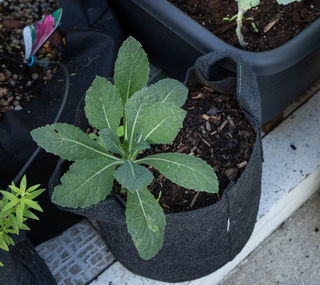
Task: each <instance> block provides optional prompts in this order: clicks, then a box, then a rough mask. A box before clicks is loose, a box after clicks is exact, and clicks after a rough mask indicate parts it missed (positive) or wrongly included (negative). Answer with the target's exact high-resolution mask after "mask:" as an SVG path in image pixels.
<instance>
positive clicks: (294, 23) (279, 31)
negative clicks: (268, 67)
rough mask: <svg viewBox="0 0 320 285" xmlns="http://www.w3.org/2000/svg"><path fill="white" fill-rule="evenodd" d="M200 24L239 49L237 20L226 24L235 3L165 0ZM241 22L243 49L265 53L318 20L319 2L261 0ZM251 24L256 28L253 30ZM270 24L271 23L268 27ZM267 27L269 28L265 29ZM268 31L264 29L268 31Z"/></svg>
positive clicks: (220, 0)
mask: <svg viewBox="0 0 320 285" xmlns="http://www.w3.org/2000/svg"><path fill="white" fill-rule="evenodd" d="M168 1H169V2H171V3H172V4H174V5H175V6H177V7H178V8H179V9H180V10H182V11H183V12H184V13H186V14H187V15H189V16H190V17H191V18H193V19H194V20H195V21H197V22H198V23H199V24H201V25H202V26H204V27H205V28H206V29H208V30H209V31H211V32H212V33H213V34H215V35H216V36H217V37H219V38H220V39H221V40H223V41H225V42H226V43H228V44H230V45H232V46H234V47H237V48H242V47H241V46H240V44H239V42H238V38H237V36H236V33H235V28H236V21H235V20H233V21H231V22H230V23H229V21H227V20H223V18H231V17H232V16H234V15H236V14H237V12H238V7H237V2H236V1H234V0H168ZM244 17H245V18H250V17H252V18H253V19H254V20H243V28H242V34H243V36H244V40H245V42H246V43H247V46H245V47H244V48H243V49H245V50H249V51H267V50H271V49H274V48H276V47H279V46H281V45H283V44H284V43H286V42H288V41H289V40H291V39H292V38H293V37H295V36H296V35H297V34H299V33H300V32H301V31H303V30H304V29H305V28H307V27H308V26H309V25H310V24H312V23H313V22H314V21H315V20H317V19H318V18H319V17H320V1H318V0H301V2H293V3H290V4H288V5H278V4H277V2H276V0H261V1H260V4H259V5H258V6H257V7H253V8H251V9H250V10H248V11H247V12H246V13H245V15H244ZM252 23H254V24H255V26H256V27H257V29H258V32H255V31H254V28H253V27H252ZM271 23H274V24H273V26H272V27H271V28H269V27H270V25H271ZM268 25H269V26H268ZM266 28H267V29H268V28H269V29H268V30H267V29H266Z"/></svg>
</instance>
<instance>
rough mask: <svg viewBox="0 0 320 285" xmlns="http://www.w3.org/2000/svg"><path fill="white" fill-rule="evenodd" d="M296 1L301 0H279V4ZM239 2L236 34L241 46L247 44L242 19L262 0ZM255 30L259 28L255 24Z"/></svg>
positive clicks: (242, 0) (243, 0) (238, 0)
mask: <svg viewBox="0 0 320 285" xmlns="http://www.w3.org/2000/svg"><path fill="white" fill-rule="evenodd" d="M294 1H297V2H300V1H301V0H277V2H278V4H279V5H287V4H289V3H292V2H294ZM236 2H238V14H237V28H236V34H237V37H238V41H239V44H240V45H241V46H245V45H246V43H245V41H244V38H243V35H242V32H241V29H242V20H243V19H244V16H243V15H244V14H245V13H246V12H247V11H248V10H249V9H251V8H252V7H255V6H258V5H259V4H260V0H236ZM253 28H254V30H255V31H256V32H257V29H256V28H255V27H254V26H253Z"/></svg>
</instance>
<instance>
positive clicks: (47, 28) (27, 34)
mask: <svg viewBox="0 0 320 285" xmlns="http://www.w3.org/2000/svg"><path fill="white" fill-rule="evenodd" d="M61 16H62V9H61V8H60V9H58V10H57V11H55V12H53V13H52V14H50V15H48V16H46V17H45V18H44V19H42V20H40V21H38V22H36V23H34V24H32V25H30V26H27V27H25V28H24V29H23V39H24V44H25V59H27V60H28V59H29V57H30V56H31V55H35V54H36V52H37V51H38V50H39V49H40V48H41V47H42V45H43V44H44V43H45V42H46V40H47V39H48V38H49V37H50V36H51V35H52V33H53V32H54V31H55V30H56V28H57V27H58V24H59V23H60V20H61Z"/></svg>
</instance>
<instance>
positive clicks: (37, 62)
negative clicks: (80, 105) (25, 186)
mask: <svg viewBox="0 0 320 285" xmlns="http://www.w3.org/2000/svg"><path fill="white" fill-rule="evenodd" d="M0 57H3V58H5V59H7V60H10V61H12V62H15V63H17V64H21V65H27V63H24V62H20V61H17V60H14V59H11V58H9V57H7V56H5V55H2V54H0ZM33 65H39V66H42V67H45V68H49V67H52V66H58V67H60V68H61V69H62V71H63V73H64V76H65V88H64V92H63V97H62V102H61V105H60V108H59V110H58V113H57V115H56V117H55V119H54V121H53V124H55V123H57V122H58V121H59V119H60V117H61V114H62V111H63V109H64V106H65V105H66V102H67V98H68V93H69V85H70V84H69V83H70V82H69V73H68V69H67V68H66V67H65V66H64V65H63V64H62V63H60V62H52V61H45V60H37V59H34V62H33ZM40 150H41V147H40V146H38V147H37V149H36V150H35V151H34V152H33V154H32V155H31V156H30V158H29V159H28V161H27V162H26V163H25V165H24V166H23V167H22V169H21V170H20V171H19V173H18V174H17V175H16V177H15V178H14V179H13V183H14V184H17V183H18V182H19V181H20V179H21V177H22V176H23V175H24V173H25V172H26V171H27V169H28V168H29V166H30V164H31V163H32V162H33V160H34V159H35V158H36V156H37V155H38V153H39V152H40ZM8 189H9V188H8ZM8 189H7V190H8Z"/></svg>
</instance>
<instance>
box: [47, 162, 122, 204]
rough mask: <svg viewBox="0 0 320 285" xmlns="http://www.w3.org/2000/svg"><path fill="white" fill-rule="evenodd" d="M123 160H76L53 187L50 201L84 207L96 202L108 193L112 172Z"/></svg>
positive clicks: (110, 186) (111, 182)
mask: <svg viewBox="0 0 320 285" xmlns="http://www.w3.org/2000/svg"><path fill="white" fill-rule="evenodd" d="M122 163H124V162H123V161H112V160H110V159H91V160H81V161H77V162H75V163H74V164H72V165H71V167H70V169H69V171H68V172H67V173H65V174H64V175H63V176H62V178H61V185H58V186H57V187H55V189H54V192H53V195H52V201H53V202H54V203H56V204H58V205H60V206H64V207H71V208H78V207H81V208H85V207H89V206H91V205H93V204H96V203H98V202H99V201H101V200H103V199H104V198H106V197H107V195H109V194H110V192H111V190H112V186H113V180H114V176H113V172H114V171H115V169H116V166H117V165H120V164H122Z"/></svg>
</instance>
